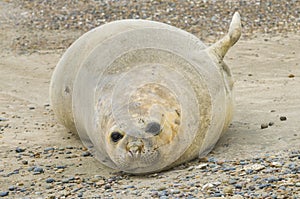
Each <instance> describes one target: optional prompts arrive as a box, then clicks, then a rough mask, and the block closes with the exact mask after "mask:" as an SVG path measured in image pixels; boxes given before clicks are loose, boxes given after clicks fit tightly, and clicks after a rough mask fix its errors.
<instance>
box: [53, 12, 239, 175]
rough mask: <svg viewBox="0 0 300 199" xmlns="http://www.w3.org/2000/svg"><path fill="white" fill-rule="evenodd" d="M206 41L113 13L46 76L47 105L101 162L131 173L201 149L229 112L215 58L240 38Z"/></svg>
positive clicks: (225, 76)
mask: <svg viewBox="0 0 300 199" xmlns="http://www.w3.org/2000/svg"><path fill="white" fill-rule="evenodd" d="M240 35H241V22H240V15H239V14H238V13H237V12H236V13H235V14H234V16H233V19H232V22H231V24H230V27H229V32H228V34H227V35H225V36H224V38H222V39H221V40H220V41H218V42H216V43H215V44H213V45H212V46H210V47H207V46H206V45H205V44H203V43H202V42H201V41H200V40H199V39H198V38H197V37H195V36H194V35H192V34H190V33H188V32H186V31H183V30H180V29H178V28H175V27H173V26H170V25H167V24H163V23H159V22H154V21H147V20H120V21H115V22H111V23H108V24H105V25H103V26H100V27H97V28H95V29H93V30H91V31H89V32H87V33H85V34H84V35H82V36H81V37H80V38H79V39H78V40H76V41H75V42H74V43H73V44H72V45H71V46H70V47H69V48H68V49H67V51H66V52H65V53H64V55H63V56H62V58H61V60H60V61H59V63H58V65H57V67H56V68H55V71H54V73H53V75H52V79H51V84H50V97H51V105H52V107H53V110H54V113H55V114H56V116H57V118H58V120H59V121H60V122H61V123H62V124H63V125H64V126H66V128H68V129H70V130H71V131H74V132H77V133H78V135H79V137H80V139H81V140H82V142H83V144H84V145H85V146H86V147H87V148H88V149H89V150H90V151H91V152H92V154H93V155H94V157H96V158H97V159H98V160H99V161H100V162H101V163H103V164H105V165H106V166H108V167H111V168H114V169H117V170H122V171H124V172H128V173H133V174H145V173H151V172H158V171H161V170H164V169H168V168H170V167H173V166H175V165H178V164H181V163H183V162H186V161H189V160H191V159H194V158H196V157H202V156H205V155H206V154H207V153H208V152H209V151H210V150H211V149H212V148H213V147H214V145H215V144H216V142H217V141H218V139H219V138H220V137H221V135H222V134H223V132H224V131H225V130H226V128H227V126H228V124H229V123H230V121H231V118H232V112H233V111H232V109H233V80H232V75H231V72H230V69H229V68H228V66H227V65H226V64H225V63H224V61H223V58H224V56H225V54H226V53H227V51H228V50H229V48H230V47H232V46H233V45H234V44H235V43H236V42H237V41H238V39H239V38H240Z"/></svg>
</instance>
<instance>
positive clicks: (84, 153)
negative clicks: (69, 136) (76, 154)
mask: <svg viewBox="0 0 300 199" xmlns="http://www.w3.org/2000/svg"><path fill="white" fill-rule="evenodd" d="M81 156H83V157H88V156H91V153H90V152H89V151H85V152H83V153H82V154H81Z"/></svg>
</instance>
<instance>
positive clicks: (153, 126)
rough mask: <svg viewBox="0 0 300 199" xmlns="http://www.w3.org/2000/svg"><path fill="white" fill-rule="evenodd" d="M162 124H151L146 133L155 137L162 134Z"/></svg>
mask: <svg viewBox="0 0 300 199" xmlns="http://www.w3.org/2000/svg"><path fill="white" fill-rule="evenodd" d="M160 130H161V129H160V124H159V123H157V122H150V123H148V124H147V126H146V129H145V131H146V133H151V134H153V135H158V134H159V133H160Z"/></svg>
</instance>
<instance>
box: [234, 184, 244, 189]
mask: <svg viewBox="0 0 300 199" xmlns="http://www.w3.org/2000/svg"><path fill="white" fill-rule="evenodd" d="M234 187H235V188H236V189H242V188H243V186H242V185H241V184H235V185H234Z"/></svg>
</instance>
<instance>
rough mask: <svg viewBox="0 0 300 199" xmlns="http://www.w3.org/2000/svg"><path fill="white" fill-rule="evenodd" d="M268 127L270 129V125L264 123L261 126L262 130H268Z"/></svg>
mask: <svg viewBox="0 0 300 199" xmlns="http://www.w3.org/2000/svg"><path fill="white" fill-rule="evenodd" d="M268 127H269V124H267V123H263V124H261V125H260V128H261V129H266V128H268Z"/></svg>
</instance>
